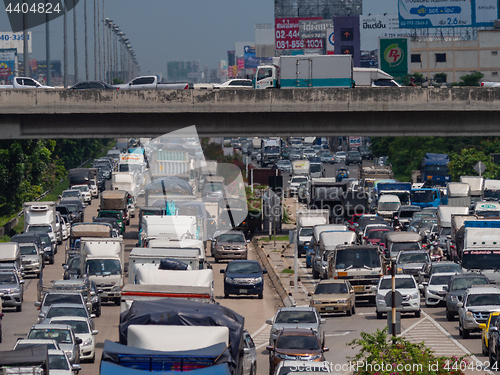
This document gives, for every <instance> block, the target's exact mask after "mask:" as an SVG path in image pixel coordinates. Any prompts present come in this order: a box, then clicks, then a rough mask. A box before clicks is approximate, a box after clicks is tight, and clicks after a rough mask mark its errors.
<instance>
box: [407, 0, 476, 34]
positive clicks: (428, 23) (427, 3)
mask: <svg viewBox="0 0 500 375" xmlns="http://www.w3.org/2000/svg"><path fill="white" fill-rule="evenodd" d="M398 9H399V27H401V28H433V27H467V26H473V22H472V3H471V0H440V1H439V2H435V1H431V0H398Z"/></svg>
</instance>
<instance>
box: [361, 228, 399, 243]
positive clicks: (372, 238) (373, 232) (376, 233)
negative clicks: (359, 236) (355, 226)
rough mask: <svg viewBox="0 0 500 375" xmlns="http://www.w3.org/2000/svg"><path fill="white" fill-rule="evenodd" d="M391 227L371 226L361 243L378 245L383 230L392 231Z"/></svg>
mask: <svg viewBox="0 0 500 375" xmlns="http://www.w3.org/2000/svg"><path fill="white" fill-rule="evenodd" d="M393 231H394V230H393V229H392V228H373V229H370V230H369V231H368V233H367V234H366V236H365V237H363V243H364V244H365V245H378V244H379V243H380V239H381V238H382V235H383V234H384V232H393Z"/></svg>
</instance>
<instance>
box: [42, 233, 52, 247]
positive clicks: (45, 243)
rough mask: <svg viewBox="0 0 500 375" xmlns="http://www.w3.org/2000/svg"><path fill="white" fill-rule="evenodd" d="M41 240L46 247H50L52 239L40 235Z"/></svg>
mask: <svg viewBox="0 0 500 375" xmlns="http://www.w3.org/2000/svg"><path fill="white" fill-rule="evenodd" d="M40 240H41V241H42V245H44V246H45V247H47V246H50V237H49V236H48V235H43V236H42V235H40Z"/></svg>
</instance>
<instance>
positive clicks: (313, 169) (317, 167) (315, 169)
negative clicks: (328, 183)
mask: <svg viewBox="0 0 500 375" xmlns="http://www.w3.org/2000/svg"><path fill="white" fill-rule="evenodd" d="M322 169H323V167H322V166H321V164H311V168H310V170H311V173H316V172H321V170H322Z"/></svg>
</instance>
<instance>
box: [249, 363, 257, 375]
mask: <svg viewBox="0 0 500 375" xmlns="http://www.w3.org/2000/svg"><path fill="white" fill-rule="evenodd" d="M250 375H257V363H256V364H255V365H252V367H251V368H250Z"/></svg>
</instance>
